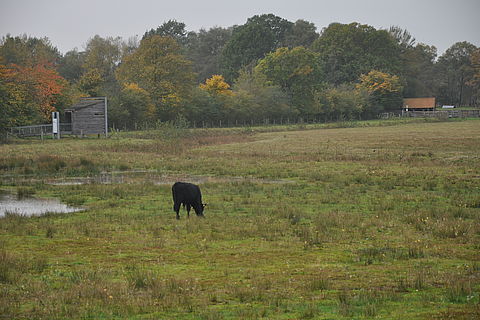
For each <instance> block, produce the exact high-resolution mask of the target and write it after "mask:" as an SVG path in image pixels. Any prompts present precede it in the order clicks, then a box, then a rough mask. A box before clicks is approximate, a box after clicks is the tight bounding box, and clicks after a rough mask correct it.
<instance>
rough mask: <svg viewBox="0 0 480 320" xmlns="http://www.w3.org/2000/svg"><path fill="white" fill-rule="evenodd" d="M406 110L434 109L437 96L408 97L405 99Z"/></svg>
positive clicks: (404, 106) (404, 107)
mask: <svg viewBox="0 0 480 320" xmlns="http://www.w3.org/2000/svg"><path fill="white" fill-rule="evenodd" d="M403 110H404V111H433V110H435V98H406V99H403Z"/></svg>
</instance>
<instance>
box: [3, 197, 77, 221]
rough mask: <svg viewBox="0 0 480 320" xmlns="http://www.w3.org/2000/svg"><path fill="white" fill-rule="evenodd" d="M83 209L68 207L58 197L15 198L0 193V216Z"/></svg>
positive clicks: (66, 211) (68, 211)
mask: <svg viewBox="0 0 480 320" xmlns="http://www.w3.org/2000/svg"><path fill="white" fill-rule="evenodd" d="M82 210H84V209H81V208H75V207H70V206H69V205H66V204H64V203H62V202H60V201H59V200H58V199H41V198H30V197H27V198H20V199H19V198H17V197H16V196H15V195H12V194H0V217H4V216H5V214H18V215H22V216H39V215H42V214H45V213H47V212H51V213H70V212H78V211H82Z"/></svg>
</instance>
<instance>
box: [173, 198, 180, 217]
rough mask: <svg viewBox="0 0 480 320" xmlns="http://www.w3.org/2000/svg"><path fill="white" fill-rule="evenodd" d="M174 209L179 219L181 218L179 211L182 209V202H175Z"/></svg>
mask: <svg viewBox="0 0 480 320" xmlns="http://www.w3.org/2000/svg"><path fill="white" fill-rule="evenodd" d="M173 211H175V213H176V214H177V220H178V219H180V215H179V214H178V212H179V211H180V203H176V202H175V203H174V204H173Z"/></svg>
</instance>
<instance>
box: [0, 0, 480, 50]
mask: <svg viewBox="0 0 480 320" xmlns="http://www.w3.org/2000/svg"><path fill="white" fill-rule="evenodd" d="M264 13H273V14H275V15H277V16H280V17H282V18H285V19H287V20H290V21H292V22H295V21H296V20H297V19H304V20H307V21H309V22H313V23H314V24H315V25H316V27H317V30H318V31H321V30H322V29H323V28H324V27H327V26H328V25H329V24H330V23H332V22H340V23H350V22H360V23H362V24H368V25H371V26H373V27H375V28H377V29H379V28H388V27H390V26H392V25H397V26H400V27H401V28H403V29H406V30H408V31H409V32H410V33H411V34H412V35H413V36H414V37H415V38H416V39H417V42H423V43H426V44H429V45H434V46H436V47H437V49H438V53H439V55H441V54H442V53H444V52H445V50H446V49H448V48H449V47H450V46H451V45H452V44H454V43H455V42H459V41H468V42H470V43H473V44H474V45H476V46H478V47H480V18H479V13H480V0H395V1H391V0H331V1H324V0H316V1H315V0H289V1H285V0H265V1H262V0H237V1H236V0H233V1H232V0H212V1H209V0H168V1H165V0H159V1H154V0H129V1H124V0H76V1H74V0H0V36H5V35H6V34H10V35H12V36H17V35H21V34H27V35H30V36H35V37H48V38H49V39H50V41H51V42H52V44H53V45H54V46H56V47H57V48H58V49H59V50H60V51H61V52H62V53H65V52H67V51H69V50H71V49H74V48H78V49H79V50H83V49H84V47H85V44H86V42H87V41H88V39H90V38H91V37H93V36H94V35H96V34H98V35H100V36H102V37H106V36H120V37H122V38H124V39H128V38H129V37H132V36H135V35H138V36H140V37H141V36H142V35H143V34H144V33H145V31H146V30H149V29H152V28H156V27H158V26H159V25H161V24H162V23H163V22H165V21H168V20H170V19H175V20H177V21H179V22H184V23H185V24H186V25H187V30H188V31H198V30H199V29H200V28H205V29H209V28H210V27H214V26H221V27H229V26H232V25H235V24H244V23H245V22H246V20H247V18H249V17H251V16H253V15H256V14H264Z"/></svg>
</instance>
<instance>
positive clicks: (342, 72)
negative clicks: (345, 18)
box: [312, 23, 402, 85]
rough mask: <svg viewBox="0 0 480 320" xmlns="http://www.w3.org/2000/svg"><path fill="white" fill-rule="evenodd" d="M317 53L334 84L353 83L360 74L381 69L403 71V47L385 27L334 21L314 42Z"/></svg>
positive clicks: (394, 71)
mask: <svg viewBox="0 0 480 320" xmlns="http://www.w3.org/2000/svg"><path fill="white" fill-rule="evenodd" d="M312 48H313V50H314V51H316V52H318V54H319V60H320V63H321V64H322V67H323V69H324V72H325V75H326V80H327V81H328V82H329V83H331V84H333V85H339V84H342V83H353V82H355V81H356V80H357V79H358V77H359V76H360V75H361V74H366V73H368V72H369V71H370V70H373V69H375V70H380V71H382V72H388V73H392V74H400V73H401V70H402V66H401V59H400V50H399V47H398V45H397V44H396V42H395V39H394V38H393V37H392V36H391V35H390V34H389V33H388V31H386V30H376V29H375V28H374V27H371V26H368V25H362V24H359V23H350V24H340V23H332V24H330V25H329V26H328V27H327V28H326V29H324V30H323V31H322V33H321V35H320V37H319V38H318V39H317V40H315V42H314V43H313V44H312Z"/></svg>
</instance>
